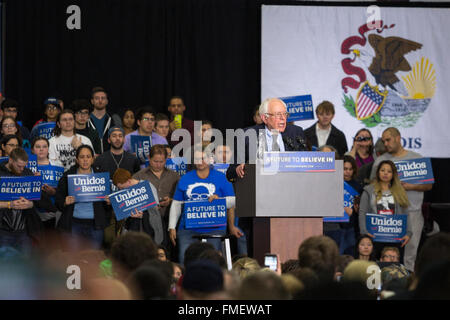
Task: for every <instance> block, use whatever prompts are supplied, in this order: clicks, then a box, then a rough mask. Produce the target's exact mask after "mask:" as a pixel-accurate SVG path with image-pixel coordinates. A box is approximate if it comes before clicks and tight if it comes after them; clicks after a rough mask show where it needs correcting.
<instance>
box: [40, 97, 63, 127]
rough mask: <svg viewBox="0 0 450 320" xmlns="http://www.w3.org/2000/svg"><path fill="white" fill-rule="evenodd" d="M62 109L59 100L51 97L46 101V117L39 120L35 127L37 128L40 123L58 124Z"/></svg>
mask: <svg viewBox="0 0 450 320" xmlns="http://www.w3.org/2000/svg"><path fill="white" fill-rule="evenodd" d="M61 110H62V108H61V105H60V104H59V100H58V99H57V98H55V97H49V98H47V99H45V101H44V117H43V118H42V119H39V120H38V121H37V122H36V123H35V124H34V126H33V128H34V127H36V126H37V125H38V124H40V123H44V122H56V118H57V117H58V114H59V113H60V112H61Z"/></svg>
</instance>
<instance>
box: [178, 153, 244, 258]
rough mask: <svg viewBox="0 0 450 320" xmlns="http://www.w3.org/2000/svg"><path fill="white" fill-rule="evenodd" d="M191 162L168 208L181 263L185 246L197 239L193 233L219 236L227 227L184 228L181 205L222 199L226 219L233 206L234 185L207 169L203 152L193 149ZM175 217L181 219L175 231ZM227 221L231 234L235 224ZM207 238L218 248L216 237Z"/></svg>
mask: <svg viewBox="0 0 450 320" xmlns="http://www.w3.org/2000/svg"><path fill="white" fill-rule="evenodd" d="M194 163H195V170H192V171H189V172H188V173H186V174H185V175H184V176H182V177H181V179H180V181H179V182H178V185H177V188H176V190H175V194H174V196H173V202H172V207H171V208H170V217H169V237H170V240H171V241H172V243H173V244H174V245H175V244H176V240H177V239H178V248H179V262H180V263H181V264H183V263H184V252H185V251H186V249H187V247H189V245H190V244H191V243H193V242H195V241H196V240H195V239H193V238H192V236H194V235H198V234H205V233H211V234H218V235H224V234H225V233H226V226H218V227H209V228H190V229H187V228H186V214H185V212H184V211H183V204H184V203H185V202H190V201H198V200H202V201H206V200H209V201H210V202H211V201H213V200H214V199H218V198H225V199H226V207H227V218H229V217H228V214H229V212H230V209H232V208H234V206H235V196H234V190H233V186H232V185H231V183H230V182H228V181H227V179H226V177H225V175H224V174H223V173H221V172H219V171H216V170H214V169H211V168H210V166H209V164H208V163H207V161H206V156H205V153H204V152H201V151H196V152H195V153H194ZM233 216H234V215H233ZM180 217H181V219H180ZM206 219H208V218H206ZM178 220H180V223H179V225H178V229H177V230H176V226H177V223H178ZM227 220H228V227H229V229H230V233H234V232H235V230H234V229H235V228H236V227H235V226H234V224H233V223H229V219H227ZM208 241H209V242H211V243H212V244H213V245H214V246H215V247H216V248H217V249H218V250H220V249H221V247H220V246H221V243H220V240H219V239H208Z"/></svg>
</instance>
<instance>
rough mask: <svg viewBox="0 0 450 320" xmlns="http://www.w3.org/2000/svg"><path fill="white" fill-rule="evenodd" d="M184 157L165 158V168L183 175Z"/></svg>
mask: <svg viewBox="0 0 450 320" xmlns="http://www.w3.org/2000/svg"><path fill="white" fill-rule="evenodd" d="M186 162H187V161H186V159H184V158H183V157H175V158H167V160H166V168H167V169H170V170H173V171H175V172H176V173H178V174H179V175H180V176H183V175H185V174H186V172H187V164H186Z"/></svg>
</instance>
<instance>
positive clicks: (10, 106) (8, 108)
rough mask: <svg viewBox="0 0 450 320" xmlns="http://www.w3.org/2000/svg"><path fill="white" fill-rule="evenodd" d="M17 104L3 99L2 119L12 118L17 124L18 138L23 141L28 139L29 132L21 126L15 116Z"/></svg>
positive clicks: (11, 100)
mask: <svg viewBox="0 0 450 320" xmlns="http://www.w3.org/2000/svg"><path fill="white" fill-rule="evenodd" d="M19 106H20V105H19V103H18V102H17V101H16V100H13V99H8V98H7V99H5V100H3V102H2V105H1V109H2V111H3V117H8V116H9V117H12V118H13V119H14V120H15V121H16V122H17V123H18V124H19V131H20V136H21V137H22V139H24V140H29V139H30V130H28V128H27V127H25V126H24V125H23V123H22V122H21V121H19V120H18V118H17V115H18V114H19Z"/></svg>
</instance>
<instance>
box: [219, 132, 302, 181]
mask: <svg viewBox="0 0 450 320" xmlns="http://www.w3.org/2000/svg"><path fill="white" fill-rule="evenodd" d="M247 130H255V131H256V134H257V136H258V133H259V131H260V130H265V124H259V125H256V126H252V127H248V128H245V129H244V131H247ZM281 137H282V139H283V142H284V147H285V150H286V151H308V148H307V146H306V137H305V134H304V132H303V129H302V128H301V127H299V126H296V125H292V124H287V125H286V129H285V130H284V132H282V133H281ZM249 149H250V148H249V140H248V139H246V140H245V163H248V161H249V159H250V157H249ZM234 163H235V164H232V165H230V166H229V167H228V170H227V179H228V180H229V181H234V180H235V179H236V178H237V175H236V167H237V166H238V165H239V163H237V157H236V156H235V162H234Z"/></svg>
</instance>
